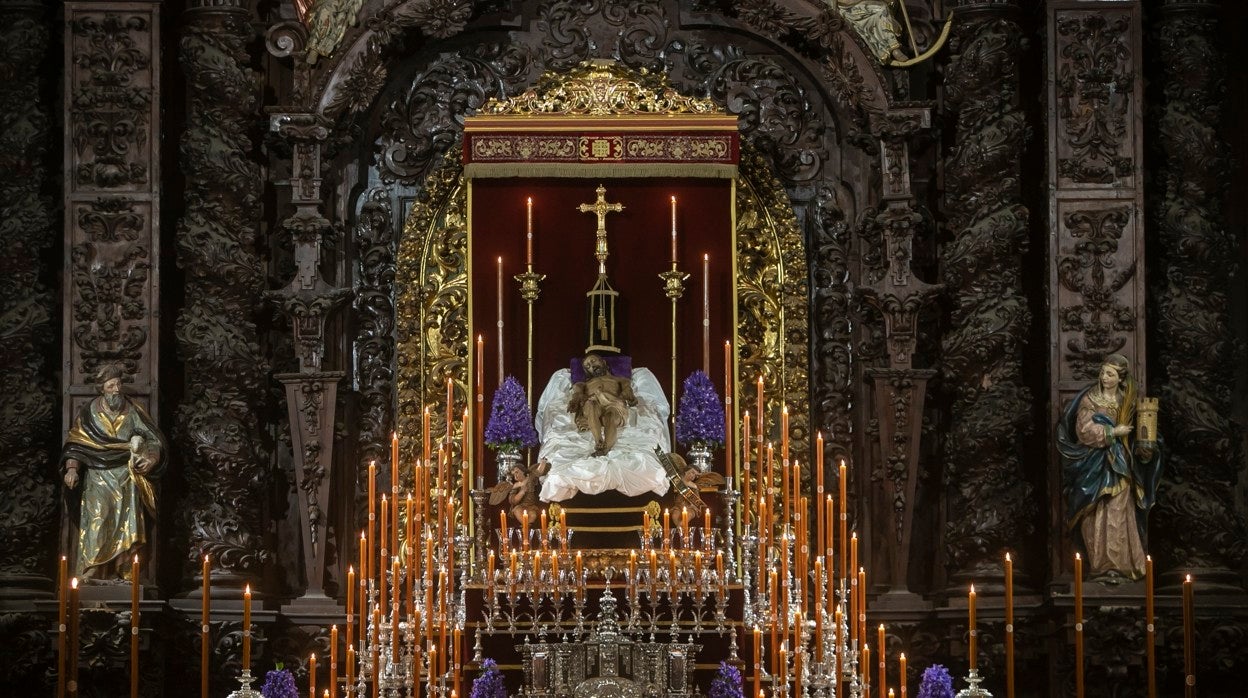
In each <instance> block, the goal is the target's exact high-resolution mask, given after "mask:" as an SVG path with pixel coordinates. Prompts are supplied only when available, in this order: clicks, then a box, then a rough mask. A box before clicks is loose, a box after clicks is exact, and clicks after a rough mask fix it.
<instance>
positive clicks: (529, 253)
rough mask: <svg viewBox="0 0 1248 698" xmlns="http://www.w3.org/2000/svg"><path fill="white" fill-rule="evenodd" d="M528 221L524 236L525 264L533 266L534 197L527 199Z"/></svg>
mask: <svg viewBox="0 0 1248 698" xmlns="http://www.w3.org/2000/svg"><path fill="white" fill-rule="evenodd" d="M525 206H526V209H527V216H526V217H527V221H526V224H525V235H524V263H525V264H527V265H529V266H530V267H532V266H533V197H531V196H530V197H528V198H527V199H525Z"/></svg>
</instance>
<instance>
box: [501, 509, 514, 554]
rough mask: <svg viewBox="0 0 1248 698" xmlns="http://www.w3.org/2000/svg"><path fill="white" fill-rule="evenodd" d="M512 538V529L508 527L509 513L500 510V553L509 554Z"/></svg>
mask: <svg viewBox="0 0 1248 698" xmlns="http://www.w3.org/2000/svg"><path fill="white" fill-rule="evenodd" d="M510 537H511V529H510V527H509V526H508V525H507V512H505V511H502V510H499V512H498V543H499V548H498V549H499V551H500V552H507V544H508V542H509V541H508V540H507V539H508V538H510Z"/></svg>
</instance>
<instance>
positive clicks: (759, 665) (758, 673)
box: [753, 625, 763, 696]
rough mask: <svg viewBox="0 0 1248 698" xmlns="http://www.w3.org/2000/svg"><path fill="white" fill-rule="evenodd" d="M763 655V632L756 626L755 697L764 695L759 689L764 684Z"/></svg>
mask: <svg viewBox="0 0 1248 698" xmlns="http://www.w3.org/2000/svg"><path fill="white" fill-rule="evenodd" d="M762 653H763V631H762V630H759V628H758V626H757V625H755V626H754V692H753V693H754V695H759V696H761V695H762V694H763V691H762V689H760V688H759V685H760V683H761V682H762V673H763V661H762Z"/></svg>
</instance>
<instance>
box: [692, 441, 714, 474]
mask: <svg viewBox="0 0 1248 698" xmlns="http://www.w3.org/2000/svg"><path fill="white" fill-rule="evenodd" d="M689 464H690V465H692V466H693V467H695V468H697V469H698V472H699V473H705V472H708V471H710V469H711V447H710V446H707V445H706V444H705V443H703V442H701V441H697V442H694V443H693V444H692V445H691V446H689Z"/></svg>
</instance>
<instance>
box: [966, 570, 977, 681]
mask: <svg viewBox="0 0 1248 698" xmlns="http://www.w3.org/2000/svg"><path fill="white" fill-rule="evenodd" d="M966 612H967V616H968V618H967V624H966V625H967V628H968V631H967V637H968V638H969V639H968V642H969V643H970V649H969V650H968V651H967V661H968V662H969V663H970V665H971V671H974V670H975V666H976V661H975V659H976V651H975V645H976V639H977V638H976V634H975V585H974V584H972V585H971V591H970V593H969V594H967V596H966Z"/></svg>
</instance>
